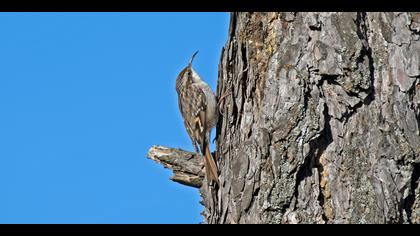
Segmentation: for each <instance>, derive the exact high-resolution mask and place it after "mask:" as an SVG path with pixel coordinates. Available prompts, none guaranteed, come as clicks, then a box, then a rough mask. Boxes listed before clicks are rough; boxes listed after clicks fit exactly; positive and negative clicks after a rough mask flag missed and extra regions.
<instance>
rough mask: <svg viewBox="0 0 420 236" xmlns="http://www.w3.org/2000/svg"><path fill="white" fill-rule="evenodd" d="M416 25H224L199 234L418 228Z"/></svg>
mask: <svg viewBox="0 0 420 236" xmlns="http://www.w3.org/2000/svg"><path fill="white" fill-rule="evenodd" d="M419 78H420V14H419V13H252V14H251V13H233V14H231V23H230V29H229V37H228V40H227V43H226V46H225V47H224V49H223V50H222V55H221V62H220V65H219V78H218V87H217V95H218V97H219V98H220V99H221V101H220V102H221V103H220V110H221V112H222V115H221V116H220V119H219V122H218V125H217V132H216V133H217V145H216V146H217V147H216V155H215V156H216V158H217V162H218V166H219V170H220V185H221V186H220V188H213V187H210V186H208V185H207V184H206V182H205V181H206V180H203V181H204V183H203V184H202V185H201V195H202V197H203V203H204V205H205V211H204V216H205V219H206V221H207V222H208V223H420V185H419V177H420V131H419V129H420V105H419V104H420V79H419Z"/></svg>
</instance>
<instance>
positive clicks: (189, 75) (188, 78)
mask: <svg viewBox="0 0 420 236" xmlns="http://www.w3.org/2000/svg"><path fill="white" fill-rule="evenodd" d="M197 53H198V51H196V52H195V53H194V54H193V55H192V57H191V59H190V61H189V63H188V66H186V67H185V68H184V69H183V70H182V71H181V72H180V73H179V75H178V77H177V83H181V84H183V85H185V83H194V82H199V81H201V79H200V76H199V75H198V74H197V72H196V71H195V70H194V69H193V67H192V63H193V61H194V57H195V55H197Z"/></svg>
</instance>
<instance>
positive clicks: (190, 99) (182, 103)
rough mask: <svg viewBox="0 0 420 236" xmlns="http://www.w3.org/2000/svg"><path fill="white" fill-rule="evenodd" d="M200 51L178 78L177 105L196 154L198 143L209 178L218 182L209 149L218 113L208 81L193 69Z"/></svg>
mask: <svg viewBox="0 0 420 236" xmlns="http://www.w3.org/2000/svg"><path fill="white" fill-rule="evenodd" d="M197 53H198V51H197V52H195V53H194V54H193V55H192V57H191V59H190V62H189V64H188V66H187V67H185V68H184V69H183V70H182V71H181V73H179V75H178V77H177V79H176V92H177V93H178V105H179V110H180V112H181V115H182V118H183V119H184V125H185V128H186V129H187V133H188V135H189V136H190V138H191V141H192V143H193V145H194V149H195V151H196V152H197V153H199V150H198V146H199V147H200V151H201V155H202V156H203V159H204V167H205V171H206V178H207V181H208V182H209V183H211V181H215V182H216V183H217V184H219V177H218V174H217V165H216V162H215V161H214V159H213V156H212V155H211V152H210V131H211V129H212V128H213V127H214V126H216V123H217V118H218V115H219V113H218V108H217V101H216V96H215V95H214V93H213V91H212V90H211V88H210V87H209V86H208V84H207V83H205V82H204V81H203V80H202V79H201V78H200V76H199V75H198V74H197V72H196V71H195V70H194V69H193V68H192V62H193V60H194V57H195V55H197Z"/></svg>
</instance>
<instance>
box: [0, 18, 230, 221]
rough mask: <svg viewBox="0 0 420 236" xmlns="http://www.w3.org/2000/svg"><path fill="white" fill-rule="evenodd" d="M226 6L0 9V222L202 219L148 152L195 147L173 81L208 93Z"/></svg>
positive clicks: (193, 197)
mask: <svg viewBox="0 0 420 236" xmlns="http://www.w3.org/2000/svg"><path fill="white" fill-rule="evenodd" d="M228 23H229V14H228V13H0V31H1V37H0V223H199V222H201V221H202V216H201V215H200V212H201V211H202V206H201V205H200V204H199V200H200V196H199V192H198V190H196V189H193V188H190V187H185V186H182V185H180V184H177V183H174V182H172V181H170V180H169V177H170V176H171V172H170V171H169V170H167V169H164V168H163V167H162V166H160V165H157V164H156V163H154V162H153V161H151V160H149V159H147V158H146V153H147V151H148V149H149V148H150V147H151V146H152V145H153V144H160V145H166V146H171V147H180V148H184V149H187V150H193V147H192V145H191V143H190V140H189V138H188V136H187V134H186V132H185V130H184V127H183V124H182V120H181V116H180V114H179V111H178V104H177V95H176V91H175V79H176V76H177V74H178V73H179V72H180V70H181V69H182V68H183V67H184V66H186V65H187V63H188V59H189V58H190V56H191V55H192V53H194V51H195V50H200V53H199V54H198V55H197V57H196V60H195V63H194V65H195V67H196V69H197V71H198V72H199V73H200V74H201V76H202V77H203V78H204V79H205V80H206V81H208V82H209V84H210V86H211V87H212V88H213V90H215V89H216V80H217V66H218V63H219V58H220V52H221V48H222V47H223V46H224V44H225V42H226V37H227V30H228Z"/></svg>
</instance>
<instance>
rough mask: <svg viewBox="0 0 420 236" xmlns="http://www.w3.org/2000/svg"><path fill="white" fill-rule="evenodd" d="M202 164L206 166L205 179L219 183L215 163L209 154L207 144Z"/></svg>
mask: <svg viewBox="0 0 420 236" xmlns="http://www.w3.org/2000/svg"><path fill="white" fill-rule="evenodd" d="M204 166H205V168H206V177H207V181H210V180H213V181H215V182H216V183H217V185H219V175H218V174H217V165H216V162H215V161H214V159H213V156H212V155H211V152H210V149H209V146H208V145H206V148H205V153H204Z"/></svg>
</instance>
